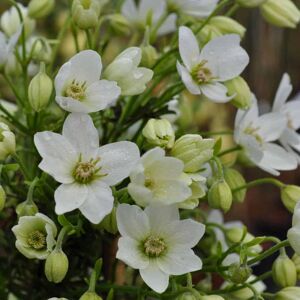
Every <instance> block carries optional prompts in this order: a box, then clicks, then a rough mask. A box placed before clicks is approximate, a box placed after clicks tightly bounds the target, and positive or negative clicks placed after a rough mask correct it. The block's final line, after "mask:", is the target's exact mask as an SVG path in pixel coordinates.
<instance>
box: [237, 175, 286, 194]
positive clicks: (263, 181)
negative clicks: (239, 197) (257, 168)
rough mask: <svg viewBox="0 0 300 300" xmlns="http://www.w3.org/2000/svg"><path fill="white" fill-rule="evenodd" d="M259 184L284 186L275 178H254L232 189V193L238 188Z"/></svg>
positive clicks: (238, 189)
mask: <svg viewBox="0 0 300 300" xmlns="http://www.w3.org/2000/svg"><path fill="white" fill-rule="evenodd" d="M261 184H273V185H275V186H277V187H278V188H282V187H284V184H283V183H282V182H281V181H279V180H277V179H275V178H261V179H256V180H253V181H250V182H248V183H247V184H245V185H243V186H240V187H237V188H235V189H233V190H232V193H236V192H238V191H240V190H244V189H248V188H251V187H254V186H258V185H261Z"/></svg>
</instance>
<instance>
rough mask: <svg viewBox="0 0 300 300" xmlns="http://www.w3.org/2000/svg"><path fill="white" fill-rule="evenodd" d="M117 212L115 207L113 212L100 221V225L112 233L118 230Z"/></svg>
mask: <svg viewBox="0 0 300 300" xmlns="http://www.w3.org/2000/svg"><path fill="white" fill-rule="evenodd" d="M116 212H117V209H116V208H115V207H114V208H113V209H112V211H111V213H110V214H109V215H107V216H106V217H105V218H104V219H103V221H102V222H101V223H100V227H101V228H103V229H104V230H106V231H107V232H109V233H111V234H116V233H117V232H118V226H117V217H116Z"/></svg>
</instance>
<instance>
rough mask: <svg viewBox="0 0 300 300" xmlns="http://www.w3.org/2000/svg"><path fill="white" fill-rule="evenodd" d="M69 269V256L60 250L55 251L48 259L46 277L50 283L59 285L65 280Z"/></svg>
mask: <svg viewBox="0 0 300 300" xmlns="http://www.w3.org/2000/svg"><path fill="white" fill-rule="evenodd" d="M68 268H69V260H68V257H67V255H66V254H65V253H64V252H63V251H62V250H61V249H60V250H57V249H54V250H53V251H52V252H51V253H50V254H49V256H48V257H47V259H46V263H45V275H46V277H47V279H48V281H50V282H54V283H59V282H61V281H63V279H64V278H65V276H66V274H67V272H68Z"/></svg>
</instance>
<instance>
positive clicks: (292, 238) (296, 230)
mask: <svg viewBox="0 0 300 300" xmlns="http://www.w3.org/2000/svg"><path fill="white" fill-rule="evenodd" d="M287 237H288V240H289V242H290V244H291V247H292V248H293V249H294V251H295V252H296V253H297V254H298V255H300V202H298V203H297V204H296V206H295V210H294V215H293V222H292V228H291V229H290V230H289V231H288V233H287Z"/></svg>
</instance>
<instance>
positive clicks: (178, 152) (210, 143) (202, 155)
mask: <svg viewBox="0 0 300 300" xmlns="http://www.w3.org/2000/svg"><path fill="white" fill-rule="evenodd" d="M214 144H215V141H214V140H213V139H203V138H202V137H201V136H200V135H198V134H186V135H184V136H182V137H181V138H179V139H178V140H177V141H176V142H175V144H174V147H173V148H172V151H171V155H172V156H174V157H176V158H178V159H180V160H182V161H183V162H184V171H185V172H188V173H195V172H197V171H199V170H200V169H201V167H202V166H203V164H205V163H206V162H208V161H209V160H210V159H211V158H212V156H213V151H214V150H213V147H214Z"/></svg>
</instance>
